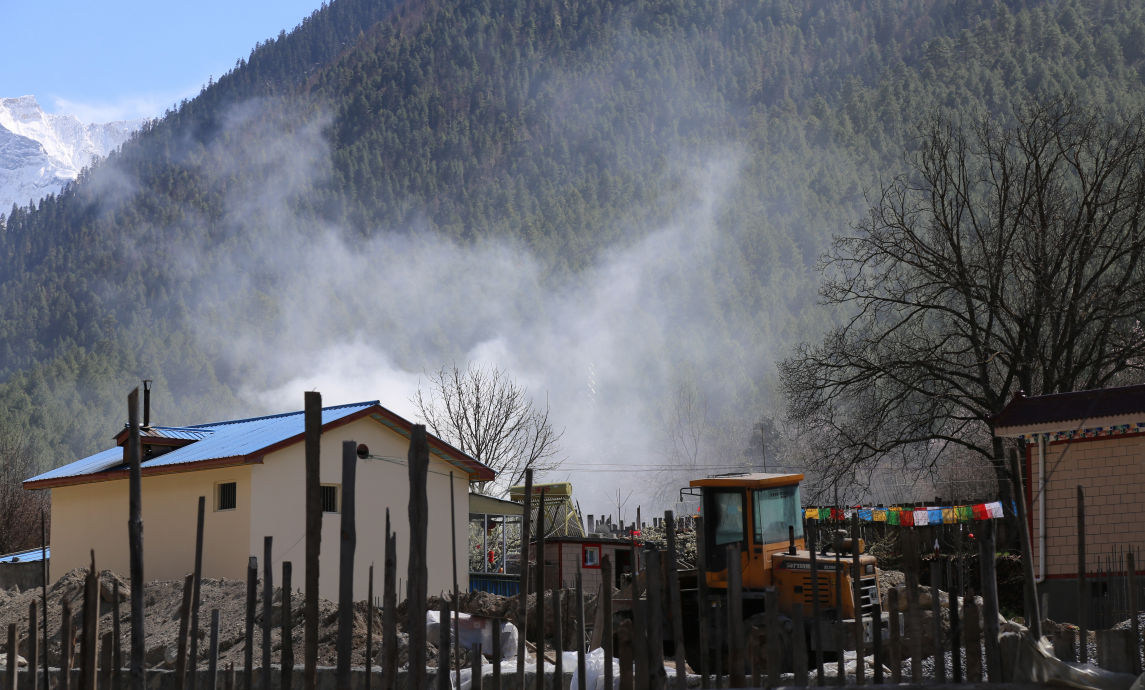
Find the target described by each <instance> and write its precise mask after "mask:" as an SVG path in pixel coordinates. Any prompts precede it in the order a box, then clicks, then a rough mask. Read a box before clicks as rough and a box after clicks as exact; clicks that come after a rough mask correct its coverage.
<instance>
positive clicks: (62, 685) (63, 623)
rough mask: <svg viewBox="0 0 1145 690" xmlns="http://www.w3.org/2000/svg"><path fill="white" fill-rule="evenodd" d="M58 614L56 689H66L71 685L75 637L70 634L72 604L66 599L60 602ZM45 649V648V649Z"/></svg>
mask: <svg viewBox="0 0 1145 690" xmlns="http://www.w3.org/2000/svg"><path fill="white" fill-rule="evenodd" d="M61 604H62V607H63V612H62V614H61V616H60V682H59V685H58V690H68V689H69V688H71V686H72V654H73V653H74V652H75V647H76V645H75V639H74V638H73V636H72V605H71V604H69V603H68V600H67V599H64V600H63V601H62V602H61ZM45 651H47V650H45Z"/></svg>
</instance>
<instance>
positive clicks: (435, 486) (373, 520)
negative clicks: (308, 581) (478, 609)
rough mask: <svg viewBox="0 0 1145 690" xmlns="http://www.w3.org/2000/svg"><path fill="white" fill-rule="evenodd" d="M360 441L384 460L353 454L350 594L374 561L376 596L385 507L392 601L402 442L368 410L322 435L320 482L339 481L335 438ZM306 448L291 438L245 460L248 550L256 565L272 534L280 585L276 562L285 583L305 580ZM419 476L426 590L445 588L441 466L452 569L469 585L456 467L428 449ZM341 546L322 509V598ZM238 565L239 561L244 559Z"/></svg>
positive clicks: (464, 486) (404, 548) (336, 524)
mask: <svg viewBox="0 0 1145 690" xmlns="http://www.w3.org/2000/svg"><path fill="white" fill-rule="evenodd" d="M346 440H353V441H354V442H355V443H356V444H358V443H364V444H366V445H367V446H368V447H369V449H370V454H371V455H375V456H381V457H384V458H386V460H375V459H367V460H358V461H357V483H356V485H357V510H356V518H357V519H356V523H357V548H356V550H355V558H354V598H355V599H356V600H361V599H365V598H366V592H367V585H368V576H369V567H370V564H371V563H373V564H374V566H375V567H374V592H375V595H376V596H381V592H382V575H383V566H384V563H385V525H386V508H389V510H390V525H391V529H393V530H394V532H396V533H397V556H398V558H397V576H398V577H399V578H400V580H401V591H399V592H398V600H399V601H400V600H402V599H404V598H405V582H406V580H407V579H408V578H407V567H408V555H409V546H410V542H409V469H408V467H407V465H406V458H407V455H408V453H409V441H408V439H406V438H405V437H404V436H401V435H400V434H398V433H396V432H394V431H391V430H390V429H389V428H387V427H385V426H384V425H382V424H380V423H378V422H376V421H375V420H373V419H370V418H368V417H366V418H363V419H359V420H356V421H354V422H351V423H349V424H346V425H343V426H340V427H337V428H335V429H333V430H330V431H327V432H325V433H323V434H322V476H321V481H322V483H323V484H341V483H342V442H343V441H346ZM305 453H306V449H305V444H304V443H301V442H300V443H297V444H294V445H292V446H289V447H287V448H284V449H282V450H279V451H276V452H274V453H270V454H268V455H267V456H266V457H265V458H264V460H263V464H261V465H253V466H252V467H251V477H252V478H251V482H252V487H253V488H252V492H251V498H250V505H251V516H252V517H251V526H250V531H249V533H248V534H249V539H250V542H249V549H250V555H254V556H257V557H258V559H259V571H260V573H261V571H262V560H263V540H264V537H266V536H272V537H274V542H273V551H272V555H273V575H274V582H275V584H276V585H281V584H282V562H283V561H284V560H285V561H290V562H291V563H292V566H293V568H292V569H293V575H292V577H293V581H292V586H293V587H294V588H295V589H296V590H297V589H302V588H304V586H305V577H306V575H305V565H304V564H305V555H306V540H305V538H304V535H305V518H304V515H303V501H304V498H305V477H306V465H305V462H306V455H305ZM429 470H430V473H429V477H428V480H427V482H426V493H427V496H428V499H429V531H428V543H427V548H426V555H427V561H428V566H429V567H428V570H429V583H428V589H427V591H428V592H429V593H430V594H437V593H439V592H441V591H445V590H449V589H452V587H453V554H452V546H451V530H450V522H449V518H450V511H449V476H448V475H449V472H450V470H452V471H453V475H454V489H453V491H454V500H455V515H456V528H457V569H458V582H459V586H460V587H461V589H463V590H464V589H467V588H468V587H469V574H468V572H469V568H468V539H469V531H468V530H469V527H468V524H469V523H468V520H469V483H468V475H467V474H465V473H464V472H463V471H462V470H460V469H458V468H456V467H454V466H452V465H450V464H448V463H446V462H444V461H443V460H441V459H440V458H438V457H437V456H435V455H433V454H430V468H429ZM340 546H341V515H337V514H326V515H324V516H323V525H322V558H321V560H320V565H319V575H320V580H319V592H320V595H321V596H322V597H323V598H325V599H330V600H332V601H337V599H338V563H339V551H340ZM244 568H245V560H244Z"/></svg>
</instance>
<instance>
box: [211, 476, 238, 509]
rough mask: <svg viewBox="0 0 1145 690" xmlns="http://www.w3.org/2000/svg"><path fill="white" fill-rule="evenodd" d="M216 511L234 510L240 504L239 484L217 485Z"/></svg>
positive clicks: (226, 483)
mask: <svg viewBox="0 0 1145 690" xmlns="http://www.w3.org/2000/svg"><path fill="white" fill-rule="evenodd" d="M216 487H217V489H216V494H215V510H234V509H235V508H237V507H238V503H239V490H238V484H237V483H235V482H225V483H220V484H216Z"/></svg>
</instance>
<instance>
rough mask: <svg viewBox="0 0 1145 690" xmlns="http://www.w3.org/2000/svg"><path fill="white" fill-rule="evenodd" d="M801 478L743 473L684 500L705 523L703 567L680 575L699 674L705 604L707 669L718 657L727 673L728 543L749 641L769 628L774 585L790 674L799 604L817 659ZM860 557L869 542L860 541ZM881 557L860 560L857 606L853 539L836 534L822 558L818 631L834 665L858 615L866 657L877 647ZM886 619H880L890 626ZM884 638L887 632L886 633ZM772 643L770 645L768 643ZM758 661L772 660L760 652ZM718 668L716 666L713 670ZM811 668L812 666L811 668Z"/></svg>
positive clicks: (694, 487)
mask: <svg viewBox="0 0 1145 690" xmlns="http://www.w3.org/2000/svg"><path fill="white" fill-rule="evenodd" d="M801 481H803V475H801V474H737V475H721V476H714V477H708V478H706V479H696V480H693V481H691V482H690V486H689V488H687V489H685V490H683V491H682V492H681V493H682V494H684V495H692V496H696V495H698V497H699V499H700V515H702V516H703V518H704V535H703V539H704V544H705V547H706V548H705V550H706V552H707V553H706V557H705V561H704V563H703V566H704V567H703V568H702V569H700V568H697V569H696V570H695V571H692V572H691V574H690V581H689V579H688V574H686V573H682V576H683V578H684V579H682V580H681V587H682V590H681V594H682V595H683V596H682V599H683V605H684V606H683V608H684V611H683V616H684V631H685V634H684V643H685V653H686V655H687V660H688V664H689V665H690V666H691V667H692V668H693V669H694V670H696V671H698V670H699V668H700V654H699V652H700V634H699V631H700V621H701V617H700V615H699V614H700V606H706V607H707V609H708V616H707V620H708V634H707V639H708V646H709V653H708V659H709V664H711V663H712V660H713V659H715V655H717V654H718V655H719V657H720V659H721V660H725V661H724V662H723V663H721V668H723V669H724V673H726V672H727V668H728V667H727V664H726V658H727V638H728V634H727V619H726V617H725V612H726V611H727V610H728V607H727V596H728V545H732V544H738V545H739V549H740V568H741V574H742V583H743V587H742V592H741V596H742V600H743V617H744V620H743V622H742V624H743V626H744V628H745V632H744V635H743V638H742V639H744V640H748V639H750V637H749V635H748V632H749V630H748V629H750V628H752V627H759V628H763V626H764V620H765V616H764V613H765V607H764V601H765V599H764V589H765V588H767V587H772V586H774V587H776V589H777V594H778V607H779V616H780V621H781V626H780V627H781V628H783V631H782V633H781V634H783V635H784V638H783V639H781V640H778V642H779V643H780V644H782V645H783V652H782V654H781V655H780V658H782V659H783V666H784V670H790V669H791V667H792V653H791V650H792V640H791V637H790V635H791V630H792V626H791V616H792V611H793V606H792V605H793V604H795V603H801V604H803V617H804V625H803V629H804V631H805V634H806V638H807V639H806V645H805V647H804V648H805V649H807V650H808V652H809V653H813V652H814V651H815V650H816V649H817V648H818V647H819V645H820V643H819V642H818V641H817V640H815V639H813V637H814V636H813V635H812V631H813V630H814V626H813V625H812V618H813V615H814V613H813V612H814V606H813V604H814V601H813V598H812V592H813V590H814V588H813V583H812V576H811V573H812V568H811V552H810V551H809V550H808V549H807V547H806V545H805V542H804V534H803V509H802V506H801V504H800V501H799V483H800V482H801ZM859 550H860V553H861V552H862V551H863V544H862V542H861V541H860V545H859ZM875 561H876V559H875V557H874V556H871V555H860V556H859V572H860V579H859V591H860V593H861V594H860V598H859V601H855V598H854V594H853V592H854V587H853V586H852V573H853V570H852V566H853V558H852V554H851V540H850V539H845V538H843V535H841V534H836V535H835V538H834V539H833V540H832V543H831V544H829V545H828V546H827V548H824V549H823V550H821V551H820V552H819V553H818V554H816V566H817V569H818V579H819V590H818V596H819V629H820V631H821V636H822V643H821V644H822V649H823V651H824V659H825V660H834V659H836V658H837V657H836V650H837V649H838V646H837V645H838V643H839V642H840V641H841V642H842V648H843V649H844V650H854V649H855V640H854V637H855V633H854V621H855V619H856V617H859V618H860V619H861V620H862V622H863V628H864V647H865V651H866V650H870V649H871V645H872V644H873V639H874V638H873V635H874V634H876V633H875V631H876V630H883V629H885V627H886V626H885V625H881V626H878V627H876V626H875V625H873V619H872V615H873V612H874V611H875V610H876V609H875V608H874V606H875V604H876V603H877V601H878V581H877V570H876V568H875ZM700 572H704V573H706V582H707V588H708V597H707V599H708V600H707V601H704V602H701V601H700V600H699V587H698V586H697V585H698V582H697V580H696V574H697V573H700ZM840 579H841V580H842V583H841V584H842V596H841V598H840V597H839V595H838V591H839V590H838V589H837V587H838V580H840ZM885 616H886V614H882V617H883V620H884V621H885V620H886V618H885ZM883 634H884V635H885V632H884V633H883ZM770 643H771V642H769V644H770ZM760 657H761V658H763V659H766V658H767V655H766V652H765V651H762V650H761V653H760ZM713 668H714V666H710V670H709V672H710V671H711V669H713ZM812 668H814V666H813V665H812Z"/></svg>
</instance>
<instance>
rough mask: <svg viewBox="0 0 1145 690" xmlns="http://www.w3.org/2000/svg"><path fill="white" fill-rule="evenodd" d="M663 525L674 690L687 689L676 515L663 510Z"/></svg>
mask: <svg viewBox="0 0 1145 690" xmlns="http://www.w3.org/2000/svg"><path fill="white" fill-rule="evenodd" d="M664 525H665V534H666V535H667V538H668V573H667V575H668V615H669V616H671V618H672V646H673V647H674V648H675V650H676V690H687V687H688V674H687V673H686V672H685V671H684V669H686V668H687V666H688V664H687V661H686V660H685V657H686V654H685V653H684V618H683V615H684V611H683V607H682V606H681V601H680V564H679V562H677V560H676V516H675V515H674V514H673V513H672V511H670V510H665V511H664ZM609 690H611V689H609Z"/></svg>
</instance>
